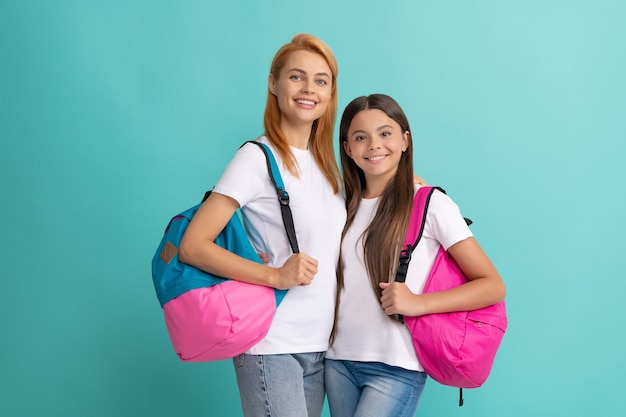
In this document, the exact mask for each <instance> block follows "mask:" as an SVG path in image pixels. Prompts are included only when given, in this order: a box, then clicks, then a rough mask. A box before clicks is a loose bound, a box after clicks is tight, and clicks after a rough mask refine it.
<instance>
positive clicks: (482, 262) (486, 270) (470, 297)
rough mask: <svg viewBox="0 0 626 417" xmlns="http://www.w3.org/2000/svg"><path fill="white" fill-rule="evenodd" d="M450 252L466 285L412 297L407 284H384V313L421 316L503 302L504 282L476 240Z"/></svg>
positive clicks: (454, 247) (456, 245)
mask: <svg viewBox="0 0 626 417" xmlns="http://www.w3.org/2000/svg"><path fill="white" fill-rule="evenodd" d="M448 252H449V253H450V255H451V256H452V257H453V258H454V260H455V261H456V263H457V264H458V265H459V267H460V268H461V270H462V271H463V273H465V276H466V277H467V278H468V280H469V281H468V282H467V283H465V284H463V285H460V286H458V287H455V288H452V289H449V290H446V291H440V292H434V293H427V294H413V293H412V292H411V291H410V290H409V289H408V287H407V286H406V284H404V283H398V282H394V283H391V284H388V283H382V284H381V288H383V296H382V298H381V303H382V306H383V309H384V310H385V313H386V314H388V315H391V314H403V315H406V316H421V315H424V314H435V313H447V312H452V311H466V310H476V309H479V308H483V307H487V306H490V305H493V304H496V303H498V302H500V301H502V300H504V296H505V294H506V288H505V285H504V282H503V281H502V278H501V277H500V274H499V273H498V271H497V270H496V268H495V266H494V265H493V264H492V263H491V260H489V258H488V257H487V255H486V254H485V252H484V251H483V249H482V248H481V247H480V245H479V244H478V242H477V241H476V239H474V238H473V237H470V238H467V239H465V240H462V241H460V242H457V243H456V244H454V245H452V246H451V247H450V248H448Z"/></svg>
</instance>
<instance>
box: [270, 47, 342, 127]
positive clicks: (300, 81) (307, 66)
mask: <svg viewBox="0 0 626 417" xmlns="http://www.w3.org/2000/svg"><path fill="white" fill-rule="evenodd" d="M332 87H333V86H332V73H331V71H330V67H329V66H328V64H327V63H326V60H325V59H324V58H323V57H322V56H321V55H318V54H315V53H312V52H308V51H295V52H292V53H291V54H290V55H289V57H288V59H287V62H286V63H285V66H284V67H283V68H282V70H281V71H280V75H279V78H278V80H275V79H274V78H273V77H272V76H271V75H270V77H269V88H270V91H271V92H272V93H273V94H274V95H275V96H276V97H277V100H278V106H279V108H280V112H281V123H286V124H288V125H290V126H291V127H300V126H302V125H309V126H310V125H312V124H313V122H314V121H315V120H317V119H319V118H320V117H321V116H322V115H323V114H324V112H325V111H326V108H327V107H328V103H329V101H330V98H331V95H332Z"/></svg>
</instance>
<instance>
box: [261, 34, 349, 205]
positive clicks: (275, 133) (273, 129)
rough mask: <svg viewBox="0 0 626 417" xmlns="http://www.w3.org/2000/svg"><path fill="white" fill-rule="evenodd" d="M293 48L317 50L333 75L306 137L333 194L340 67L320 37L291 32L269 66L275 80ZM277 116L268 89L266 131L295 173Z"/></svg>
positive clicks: (337, 180) (337, 178)
mask: <svg viewBox="0 0 626 417" xmlns="http://www.w3.org/2000/svg"><path fill="white" fill-rule="evenodd" d="M296 51H308V52H312V53H315V54H318V55H320V56H322V58H324V59H325V60H326V63H327V64H328V66H329V67H330V72H331V78H332V80H331V82H332V84H331V85H332V93H331V97H330V100H329V102H328V107H327V108H326V112H325V113H324V115H322V117H320V118H319V119H317V120H315V121H314V122H313V127H312V129H311V137H310V138H309V148H310V149H311V152H312V153H313V157H314V158H315V161H316V162H317V164H318V165H319V167H320V169H321V170H322V172H323V173H324V176H325V177H326V179H327V180H328V182H329V183H330V185H331V186H332V187H333V190H334V192H335V194H336V193H338V192H339V183H340V181H341V180H340V178H341V177H340V174H339V168H338V167H337V161H336V159H335V150H334V148H333V131H334V129H335V117H336V116H337V74H338V71H339V69H338V66H337V60H336V59H335V56H334V55H333V53H332V51H331V50H330V48H329V47H328V45H326V44H325V43H324V42H323V41H322V40H320V39H318V38H316V37H315V36H313V35H308V34H305V33H301V34H298V35H296V36H294V38H293V39H292V40H291V42H289V43H287V44H285V45H283V46H282V47H281V48H280V49H279V50H278V52H276V55H275V56H274V59H273V61H272V65H271V67H270V75H271V76H272V77H273V78H274V80H278V79H279V77H280V71H281V70H282V69H283V67H284V66H285V64H286V62H287V59H288V58H289V56H290V55H291V54H292V53H293V52H296ZM280 118H281V112H280V108H279V106H278V99H277V97H276V96H275V95H274V94H272V93H271V92H270V91H269V89H268V92H267V104H266V106H265V115H264V117H263V124H264V127H265V135H266V136H267V138H268V139H269V141H270V143H271V144H272V145H273V146H274V148H276V150H277V151H278V153H279V154H280V156H281V158H282V159H283V161H285V165H286V166H287V169H288V170H289V172H291V173H292V174H293V175H296V176H297V175H298V166H297V162H296V159H295V157H294V155H293V153H292V152H291V148H290V147H289V142H288V141H287V138H286V137H285V135H284V133H283V131H282V130H281V128H280Z"/></svg>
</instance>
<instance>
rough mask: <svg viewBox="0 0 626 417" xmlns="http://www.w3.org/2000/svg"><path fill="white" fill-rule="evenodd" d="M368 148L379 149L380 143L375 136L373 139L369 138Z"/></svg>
mask: <svg viewBox="0 0 626 417" xmlns="http://www.w3.org/2000/svg"><path fill="white" fill-rule="evenodd" d="M368 149H370V150H372V149H380V144H379V143H378V140H376V138H375V137H374V138H373V139H370V141H369V146H368Z"/></svg>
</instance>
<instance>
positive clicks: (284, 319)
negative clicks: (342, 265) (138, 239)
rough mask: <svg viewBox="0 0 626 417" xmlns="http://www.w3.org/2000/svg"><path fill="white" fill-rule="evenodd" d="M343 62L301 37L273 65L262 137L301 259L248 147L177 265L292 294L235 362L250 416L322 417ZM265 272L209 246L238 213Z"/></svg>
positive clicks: (341, 216) (335, 246) (199, 219)
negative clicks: (335, 135)
mask: <svg viewBox="0 0 626 417" xmlns="http://www.w3.org/2000/svg"><path fill="white" fill-rule="evenodd" d="M337 72H338V69H337V62H336V60H335V57H334V56H333V54H332V52H331V50H330V49H329V48H328V46H327V45H326V44H324V42H322V41H321V40H320V39H318V38H316V37H314V36H311V35H308V34H299V35H296V36H295V37H294V38H293V40H292V41H291V42H289V43H287V44H285V45H283V46H282V47H281V48H280V49H279V50H278V52H277V53H276V55H275V56H274V59H273V61H272V64H271V68H270V74H269V77H268V94H267V103H266V108H265V116H264V127H265V134H264V135H263V136H262V137H260V138H259V139H258V140H259V141H261V142H264V143H266V144H268V145H269V146H270V148H271V149H272V151H273V152H274V155H275V157H276V160H277V163H278V165H279V168H280V172H281V175H282V177H283V182H284V184H285V188H286V189H287V191H288V193H289V196H290V206H291V209H292V212H293V218H294V224H295V228H296V235H297V239H298V244H299V247H300V250H301V253H299V254H296V255H294V254H292V252H291V249H290V246H289V243H288V240H287V238H286V234H285V229H284V226H283V220H282V217H281V215H280V209H279V206H278V202H277V199H276V192H275V189H274V187H273V185H272V183H271V181H270V178H269V176H268V174H267V168H266V165H265V158H264V157H263V155H262V153H261V152H260V151H259V149H257V147H256V146H250V145H247V146H244V147H242V148H241V149H240V150H238V151H237V153H236V154H235V156H234V158H233V159H232V160H231V161H230V163H229V164H228V166H227V167H226V170H225V171H224V173H223V175H222V177H221V178H220V180H219V182H218V183H217V185H216V186H215V187H214V189H213V192H212V193H211V195H210V197H209V198H208V199H207V200H206V202H205V203H204V204H203V205H202V207H201V208H200V209H199V210H198V212H197V214H196V215H195V216H194V218H193V220H192V221H191V223H190V225H189V227H188V229H187V231H186V233H185V236H184V237H183V240H182V242H181V246H180V254H179V256H180V260H181V261H183V262H185V263H189V264H191V265H193V266H195V267H197V268H200V269H202V270H205V271H208V272H211V273H214V274H216V275H221V276H229V277H232V278H233V279H237V280H241V281H245V282H249V283H253V284H259V285H266V286H270V287H274V288H279V289H287V288H289V291H288V292H287V295H286V296H285V298H284V300H283V301H282V303H281V304H280V306H279V308H278V309H277V312H276V315H275V317H274V320H273V322H272V326H271V328H270V330H269V332H268V334H267V336H266V337H265V338H264V339H263V340H261V341H260V342H259V343H258V344H257V345H255V346H254V347H253V348H252V349H250V350H249V351H248V352H246V353H244V354H242V355H240V356H237V357H235V358H234V359H233V362H234V365H235V371H236V375H237V383H238V386H239V392H240V397H241V403H242V407H243V411H244V415H245V416H246V417H255V416H259V417H260V416H263V417H265V416H285V417H300V416H302V417H308V416H320V415H321V412H322V407H323V403H324V366H323V365H324V364H323V358H324V352H325V351H326V349H327V348H328V339H329V335H330V332H331V329H332V326H333V313H334V302H335V293H336V273H335V268H336V265H337V262H338V257H339V245H340V239H341V231H342V229H343V225H344V223H345V219H346V211H345V201H344V199H343V196H342V195H341V193H340V183H341V178H340V174H339V169H338V167H337V163H336V160H335V156H334V148H333V130H334V122H335V117H336V112H337V86H336V81H337ZM239 207H240V208H241V212H242V215H243V217H244V223H245V224H246V227H247V232H248V234H249V237H250V239H251V241H252V243H253V245H254V246H255V248H256V249H257V250H258V252H260V253H264V254H266V259H265V260H267V261H268V262H267V263H266V264H264V265H261V264H258V263H255V262H252V261H248V260H246V259H243V258H240V257H238V256H236V255H234V254H233V253H230V252H228V251H226V250H225V249H222V248H220V247H218V246H217V245H215V244H214V243H213V240H214V239H215V237H216V236H217V235H218V233H219V232H220V231H221V230H222V228H223V227H224V225H225V224H226V223H227V222H228V220H229V219H230V217H231V216H232V215H233V213H234V212H235V210H236V209H237V208H239Z"/></svg>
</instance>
